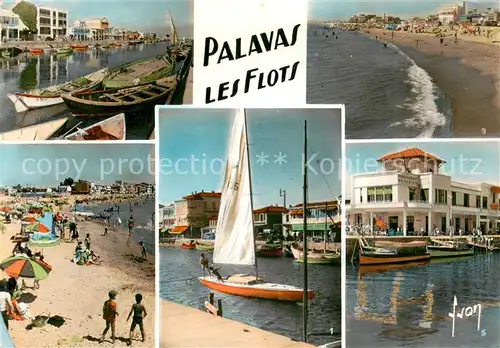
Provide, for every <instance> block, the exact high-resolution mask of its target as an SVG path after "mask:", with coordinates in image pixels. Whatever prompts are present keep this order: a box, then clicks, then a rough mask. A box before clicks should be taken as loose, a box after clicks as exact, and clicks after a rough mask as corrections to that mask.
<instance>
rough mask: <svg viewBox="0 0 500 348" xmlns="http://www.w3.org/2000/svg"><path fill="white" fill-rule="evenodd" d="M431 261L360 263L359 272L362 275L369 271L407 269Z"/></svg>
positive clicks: (379, 271) (380, 271)
mask: <svg viewBox="0 0 500 348" xmlns="http://www.w3.org/2000/svg"><path fill="white" fill-rule="evenodd" d="M430 262H431V261H430V260H423V261H416V262H407V263H392V264H376V265H359V273H360V275H364V274H367V273H382V272H389V271H394V270H400V269H405V268H412V267H421V266H425V265H428V264H429V263H430Z"/></svg>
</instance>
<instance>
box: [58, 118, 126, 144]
mask: <svg viewBox="0 0 500 348" xmlns="http://www.w3.org/2000/svg"><path fill="white" fill-rule="evenodd" d="M75 128H76V129H75ZM126 128H127V126H126V121H125V114H118V115H116V116H113V117H110V118H108V119H105V120H103V121H100V122H97V123H94V124H93V125H90V126H88V127H85V128H81V129H80V128H78V126H76V127H74V128H73V132H71V133H69V134H67V135H64V136H62V137H60V138H59V139H63V140H77V141H83V140H98V141H103V140H125V139H126Z"/></svg>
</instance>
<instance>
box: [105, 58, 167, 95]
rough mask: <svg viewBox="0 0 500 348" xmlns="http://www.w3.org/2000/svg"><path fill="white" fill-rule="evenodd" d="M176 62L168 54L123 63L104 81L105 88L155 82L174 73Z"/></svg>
mask: <svg viewBox="0 0 500 348" xmlns="http://www.w3.org/2000/svg"><path fill="white" fill-rule="evenodd" d="M174 70H175V62H174V61H173V59H172V57H170V56H169V55H168V54H166V55H163V56H156V57H153V58H148V59H143V60H140V61H137V62H132V63H128V64H125V65H122V66H121V67H119V68H116V69H114V70H112V71H111V72H110V73H109V75H108V76H106V77H105V78H104V80H103V82H102V84H103V87H104V88H105V89H121V88H129V87H134V86H138V85H144V84H148V83H153V82H155V81H157V80H159V79H162V78H165V77H168V76H171V75H173V74H174Z"/></svg>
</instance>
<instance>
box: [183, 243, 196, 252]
mask: <svg viewBox="0 0 500 348" xmlns="http://www.w3.org/2000/svg"><path fill="white" fill-rule="evenodd" d="M196 245H197V243H196V242H193V241H191V242H190V243H182V244H181V248H182V249H189V250H194V249H195V248H196Z"/></svg>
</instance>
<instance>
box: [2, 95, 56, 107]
mask: <svg viewBox="0 0 500 348" xmlns="http://www.w3.org/2000/svg"><path fill="white" fill-rule="evenodd" d="M7 97H8V98H9V99H10V100H11V101H12V103H13V104H14V108H15V109H16V111H17V112H25V111H28V110H33V109H40V108H46V107H49V106H53V105H58V104H62V103H64V100H63V99H62V98H61V97H43V98H42V97H40V96H39V95H33V94H23V93H17V94H12V93H9V94H7Z"/></svg>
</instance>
